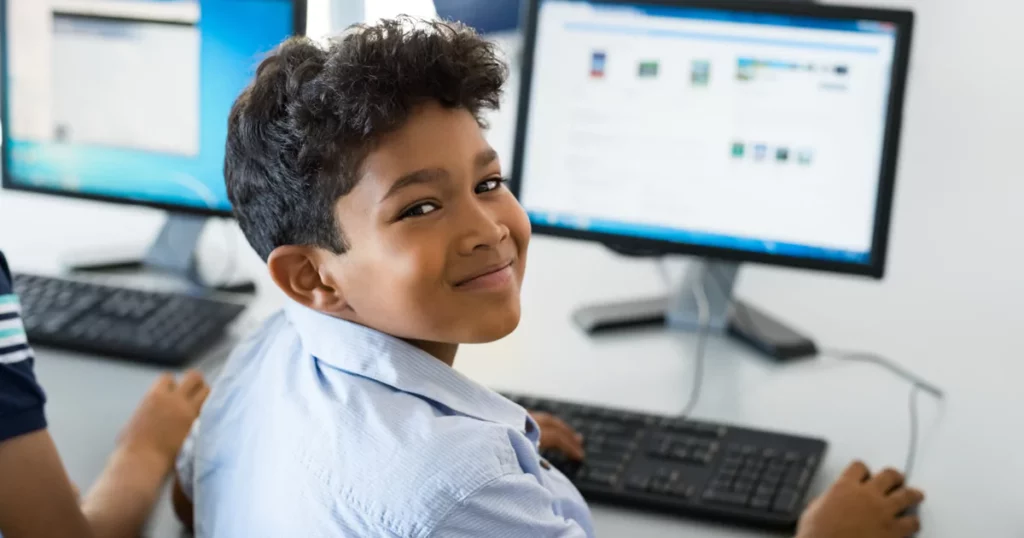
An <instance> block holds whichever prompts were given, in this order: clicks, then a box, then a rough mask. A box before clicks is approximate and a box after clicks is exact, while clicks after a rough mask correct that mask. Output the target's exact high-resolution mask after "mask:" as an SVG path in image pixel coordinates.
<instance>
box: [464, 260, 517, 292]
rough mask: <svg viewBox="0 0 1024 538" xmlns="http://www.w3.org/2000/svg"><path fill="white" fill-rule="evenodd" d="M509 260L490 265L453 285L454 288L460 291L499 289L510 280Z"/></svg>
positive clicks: (510, 267)
mask: <svg viewBox="0 0 1024 538" xmlns="http://www.w3.org/2000/svg"><path fill="white" fill-rule="evenodd" d="M514 261H515V260H510V261H506V262H502V263H498V264H494V265H490V266H488V267H486V268H484V269H482V270H480V271H478V272H476V273H474V274H472V275H470V276H468V277H466V278H463V279H462V280H459V281H458V282H456V283H455V288H457V289H460V290H471V289H472V290H476V289H491V288H500V287H504V286H505V285H506V284H508V282H509V281H511V280H512V264H513V263H514Z"/></svg>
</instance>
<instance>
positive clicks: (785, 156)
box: [775, 148, 789, 163]
mask: <svg viewBox="0 0 1024 538" xmlns="http://www.w3.org/2000/svg"><path fill="white" fill-rule="evenodd" d="M775 160H777V161H779V162H780V163H784V162H786V161H788V160H789V148H779V149H777V150H775Z"/></svg>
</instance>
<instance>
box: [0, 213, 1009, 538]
mask: <svg viewBox="0 0 1024 538" xmlns="http://www.w3.org/2000/svg"><path fill="white" fill-rule="evenodd" d="M0 208H2V209H0V230H12V229H14V228H12V227H13V226H14V225H16V224H17V223H18V222H26V221H28V220H31V218H33V217H32V215H41V214H52V212H54V211H60V212H61V213H62V215H64V216H65V218H70V219H72V220H77V221H79V222H83V223H88V224H83V225H82V226H76V227H74V229H70V230H69V229H61V228H59V227H57V225H56V224H54V225H52V228H51V229H48V230H42V231H39V232H38V233H34V234H31V235H28V236H26V235H14V234H12V233H10V232H6V233H3V235H2V236H0V246H2V247H3V248H4V249H5V251H6V252H7V253H8V255H9V258H10V259H11V261H12V264H13V265H14V267H15V268H16V269H21V270H33V271H38V272H44V273H54V272H55V271H57V270H58V268H59V265H58V258H57V254H59V252H60V250H59V249H60V248H63V247H69V246H70V245H76V246H89V245H97V246H98V245H101V244H102V243H103V240H102V238H104V237H107V238H109V237H117V238H119V239H123V240H128V239H137V240H139V241H143V240H145V239H146V238H147V237H150V236H149V235H148V234H150V233H151V232H153V231H154V230H155V229H156V226H157V225H158V224H159V218H158V217H156V216H155V215H152V214H149V213H148V212H139V211H134V210H132V211H126V212H124V213H117V212H115V216H112V217H111V216H109V215H110V214H111V209H110V208H109V207H103V206H98V205H93V204H88V203H84V202H69V201H62V200H56V199H51V198H44V197H38V196H31V195H25V194H16V193H5V194H4V199H3V203H2V205H0ZM117 211H120V210H117ZM97 215H108V217H104V218H96V216H97ZM126 229H130V230H131V232H125V230H126ZM126 233H127V235H128V236H127V237H126ZM207 235H209V236H211V237H208V238H207V239H208V240H207V241H206V242H205V243H206V250H219V249H217V247H218V245H216V242H217V240H218V239H220V240H221V241H222V240H223V239H222V238H219V237H218V236H219V235H221V234H216V233H209V234H207ZM55 249H56V250H55ZM244 258H245V262H244V264H243V265H244V267H245V268H246V270H247V271H251V273H252V274H260V273H261V271H260V270H261V265H260V263H259V261H258V260H256V259H255V257H254V256H251V255H248V254H246V256H245V257H244ZM749 276H750V278H749V279H745V280H744V281H741V286H740V291H741V294H744V295H747V296H750V295H753V296H754V297H755V300H757V299H758V297H759V296H760V297H764V296H771V294H770V293H764V290H771V289H775V288H777V287H778V286H783V285H786V283H785V281H786V280H787V279H786V278H785V277H784V276H783V275H782V274H781V273H772V272H767V273H763V272H762V271H751V272H750V274H749ZM806 278H810V277H806ZM613 282H614V283H616V284H615V285H614V287H613V285H612V283H613ZM261 284H262V285H263V289H264V290H266V289H267V281H266V279H265V278H264V279H263V280H262V281H261ZM832 285H835V286H841V285H843V283H842V282H840V281H837V282H835V283H833V284H832ZM847 285H850V286H864V285H865V284H864V283H858V282H854V283H851V284H847ZM660 287H661V285H660V281H659V279H658V276H657V272H656V270H655V268H654V267H653V265H652V264H650V262H644V261H624V260H621V259H617V258H615V257H613V256H612V255H610V254H608V253H606V252H605V251H604V250H602V249H601V248H599V247H596V246H593V245H588V244H580V243H575V242H568V241H562V240H553V239H546V238H535V240H534V243H533V245H532V247H531V253H530V269H529V272H528V276H527V281H526V283H525V286H524V289H523V304H524V316H523V321H522V324H521V326H520V328H519V329H518V330H517V331H516V332H515V333H514V334H513V335H511V336H510V337H508V338H506V339H504V340H502V341H500V342H497V343H494V344H488V345H480V346H466V347H464V348H463V349H462V350H461V351H460V354H459V357H458V359H457V361H456V367H457V368H459V369H460V370H462V371H464V372H466V373H467V374H469V375H470V376H472V377H474V378H476V379H477V380H479V381H481V382H483V383H485V384H487V385H489V386H492V387H494V388H496V389H503V390H513V391H518V392H529V393H535V394H538V395H546V396H552V397H559V398H568V399H576V400H581V401H587V402H595V403H601V404H606V405H613V406H621V407H626V408H634V409H639V410H644V411H651V412H660V413H673V412H678V411H680V410H681V409H682V407H683V405H684V403H685V400H686V398H687V396H688V390H689V387H690V380H691V377H690V376H691V374H692V372H693V362H694V361H693V350H694V343H695V337H694V336H693V335H690V334H687V333H675V332H666V331H660V330H656V331H655V330H652V331H642V332H634V333H631V334H626V335H618V336H608V337H600V338H590V337H587V336H585V335H584V334H581V333H580V332H579V331H578V330H577V329H576V328H575V327H574V326H573V325H572V323H571V321H570V319H569V315H570V312H571V311H572V309H573V308H575V307H576V306H578V305H579V304H580V303H581V302H588V301H601V300H607V299H615V298H623V297H629V296H636V295H646V294H653V293H658V292H660V291H662V290H661V289H660ZM759 287H760V290H759V289H758V288H759ZM745 290H747V291H750V290H753V291H752V293H747V292H746V291H745ZM811 291H812V290H808V289H806V287H805V288H804V289H799V287H797V288H796V289H794V291H793V292H794V293H797V292H799V293H801V294H805V295H806V294H808V293H810V292H811ZM278 301H279V299H278V295H277V294H276V293H274V292H267V291H265V292H264V293H262V294H261V295H260V296H259V297H258V298H257V300H256V301H255V302H254V304H253V305H252V306H251V307H250V309H249V310H248V311H247V314H246V315H245V317H244V319H242V320H241V321H240V322H239V323H238V326H237V327H236V328H235V333H236V334H235V336H237V335H239V334H242V333H244V332H245V331H246V330H248V328H250V327H251V326H252V324H253V323H256V322H258V321H259V320H260V319H261V318H262V317H264V316H265V315H266V314H268V313H269V312H271V311H273V310H274V309H275V308H276V307H277V306H278V304H279V303H278ZM760 302H762V303H763V301H760ZM772 306H773V305H772ZM790 306H792V303H790ZM784 315H785V317H789V318H790V319H797V320H799V321H800V322H801V323H800V324H801V325H803V326H805V327H810V328H811V329H813V330H814V332H815V334H819V333H828V332H829V330H828V327H833V328H834V327H840V328H841V327H843V326H844V324H846V323H855V322H856V321H857V320H856V319H851V318H849V317H848V315H847V313H846V312H844V310H843V309H840V308H827V307H826V305H823V304H821V303H816V302H814V301H808V304H807V305H806V308H805V309H804V310H803V313H802V314H801V311H800V309H794V308H789V309H788V310H787V311H786V312H784ZM965 330H966V329H965ZM833 332H839V333H841V332H842V331H840V330H833ZM880 332H881V330H880ZM892 332H895V331H890V332H887V333H885V334H890V336H891V333H892ZM943 338H944V335H943V333H941V332H936V333H935V339H936V340H938V341H939V342H940V343H941V341H942V339H943ZM863 340H864V341H863V342H862V343H861V346H862V347H873V346H876V345H878V344H877V342H879V341H885V340H884V339H881V338H878V337H876V335H875V334H867V335H866V336H865V338H863ZM911 344H912V345H920V346H921V348H922V349H930V350H935V349H937V348H941V347H942V346H941V345H938V346H934V345H926V344H928V343H927V342H924V343H911ZM883 351H884V349H883ZM38 355H39V360H38V373H39V376H40V378H41V380H42V382H43V384H44V386H45V387H46V389H47V391H48V393H49V396H50V404H49V407H48V415H49V419H50V423H51V431H52V433H53V435H54V437H55V439H56V441H57V445H58V447H59V449H60V451H61V454H62V457H63V458H64V461H65V463H66V465H67V467H68V470H69V472H70V474H71V476H72V478H73V479H74V480H75V481H76V482H77V483H78V484H80V485H82V486H83V489H84V487H85V486H87V485H88V484H90V483H91V482H92V481H93V480H94V479H95V478H96V476H97V475H98V473H99V472H100V470H101V469H102V467H103V464H104V462H105V459H106V457H107V455H108V454H109V452H110V450H111V448H112V447H113V443H114V439H115V436H116V434H117V432H118V429H119V428H120V426H121V425H122V424H123V423H124V422H125V420H126V419H127V418H128V416H129V414H130V413H131V411H132V410H133V408H134V406H135V404H136V403H137V402H138V401H139V399H140V398H141V396H142V395H143V393H144V391H145V389H146V388H147V387H148V385H149V384H150V382H151V381H152V380H153V379H154V378H155V377H156V376H157V375H158V373H159V372H158V371H157V370H154V369H151V368H146V367H141V366H137V365H129V364H125V363H119V362H113V361H108V360H104V359H100V358H96V357H88V356H81V355H75V354H70V353H65V352H59V351H55V350H49V349H40V350H38ZM216 355H220V356H222V354H216ZM1004 357H1005V355H1001V354H999V353H994V352H992V353H990V352H979V353H977V354H975V355H972V356H969V357H965V356H962V355H959V354H957V353H956V352H955V351H952V350H951V351H950V352H948V353H944V354H943V353H929V354H928V355H921V354H914V355H908V356H904V357H899V359H900V360H901V361H902V362H903V363H904V364H906V365H907V366H909V367H910V368H913V369H915V370H917V371H918V372H920V373H922V374H923V375H925V376H926V377H929V378H931V379H933V380H935V381H936V382H938V383H939V384H941V385H943V386H944V388H945V389H946V390H947V393H948V398H947V402H946V403H945V404H944V405H943V406H938V405H935V404H934V403H933V402H931V401H929V400H928V399H927V398H922V400H921V403H922V405H921V413H922V438H921V451H920V454H919V460H918V467H917V469H918V470H917V473H916V477H915V480H914V482H915V483H917V484H918V485H920V486H921V487H923V488H924V489H925V490H926V491H927V493H928V495H929V499H928V502H927V504H926V506H925V508H924V509H923V510H922V515H923V517H924V521H925V524H926V525H927V532H926V533H925V534H923V536H929V537H962V536H1012V535H1016V534H1019V531H1020V529H1022V528H1024V522H1021V521H1018V518H1016V517H1015V514H1017V513H1018V509H1019V505H1018V504H1019V502H1020V501H1021V500H1022V499H1024V495H1021V494H1019V493H1018V492H1019V490H1020V488H1019V487H1017V486H1018V484H1019V482H1020V479H1021V478H1022V477H1024V466H1022V464H1021V458H1019V457H1017V447H1019V446H1022V441H1024V437H1022V434H1021V433H1020V430H1019V429H1018V428H1016V427H1014V426H1015V425H1019V424H1020V423H1021V420H1020V412H1019V409H1020V406H1019V405H1018V404H1017V402H1015V401H1014V400H1015V399H1016V398H1017V397H1016V391H1015V389H1014V387H1015V383H1016V380H1017V378H1019V377H1020V374H1021V370H1022V369H1024V368H1022V366H1021V364H1020V363H1019V361H1012V360H1007V359H1004ZM217 364H218V358H217V357H216V356H215V357H212V358H210V359H208V360H206V361H205V362H203V363H202V367H203V369H204V370H206V371H207V372H208V373H211V374H212V373H214V372H215V370H216V366H217ZM967 366H970V368H967ZM537 372H543V375H540V376H538V375H537ZM951 372H952V374H951ZM907 395H908V387H907V385H906V384H905V383H903V382H902V381H899V380H897V379H894V378H893V377H892V376H890V375H889V374H888V373H886V372H884V371H882V370H880V369H878V368H875V367H872V366H870V365H863V364H853V363H845V362H841V361H837V360H833V359H828V358H824V359H821V360H816V361H808V362H803V363H799V364H793V365H783V366H780V365H777V364H773V363H771V362H769V361H767V360H765V359H763V358H761V357H759V356H757V355H755V354H752V353H750V352H748V351H747V350H746V349H745V348H743V347H741V346H739V345H737V344H735V343H733V342H732V341H730V340H728V339H724V338H715V339H713V340H712V341H711V342H710V344H709V347H708V354H707V370H706V379H705V384H704V390H703V397H702V399H701V401H700V403H699V405H698V407H697V409H696V412H695V414H696V415H697V416H699V417H702V418H708V419H714V420H722V421H727V422H733V423H738V424H743V425H750V426H755V427H763V428H776V429H781V430H785V431H791V432H795V433H806V434H812V435H817V436H823V437H825V438H827V439H829V440H830V441H831V443H832V447H831V450H830V452H829V454H828V457H827V459H826V461H825V466H824V470H823V472H822V473H821V475H820V476H819V478H818V484H817V488H818V489H821V488H822V487H824V486H825V485H826V484H827V483H828V482H829V481H830V480H831V479H832V478H833V477H835V476H836V474H837V473H838V472H839V471H840V470H841V468H842V467H843V466H844V465H845V464H846V463H847V462H849V461H850V460H851V459H852V458H862V459H864V460H866V461H867V462H868V463H869V464H870V465H872V466H876V467H877V466H883V465H894V466H900V465H902V463H903V460H904V457H905V452H906V449H907V435H908V429H907V428H908V414H907ZM101 417H102V418H101ZM986 420H991V421H992V422H991V423H988V424H986V422H985V421H986ZM979 493H982V494H981V495H979ZM594 517H595V520H596V525H597V529H598V531H599V532H600V534H601V535H602V536H631V537H634V538H642V537H668V536H712V537H719V536H721V537H725V536H729V537H733V536H735V537H746V536H759V535H763V534H758V533H755V532H751V531H740V530H735V529H730V528H724V527H718V526H710V525H704V524H700V523H694V522H690V521H686V520H682V519H677V518H672V517H666V516H655V515H649V514H643V513H638V512H633V511H626V510H617V509H612V508H606V507H595V508H594ZM178 532H179V527H178V525H177V523H176V522H175V521H174V519H173V516H172V515H171V512H170V510H169V508H168V506H167V504H166V503H164V504H162V505H161V507H160V509H159V511H158V513H157V514H156V516H155V517H154V533H153V536H157V537H168V536H176V535H177V534H178Z"/></svg>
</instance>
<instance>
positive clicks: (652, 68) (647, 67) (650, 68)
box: [637, 60, 658, 78]
mask: <svg viewBox="0 0 1024 538" xmlns="http://www.w3.org/2000/svg"><path fill="white" fill-rule="evenodd" d="M637 76H639V77H640V78H655V77H657V76H658V62H657V61H656V60H644V61H641V62H640V64H639V65H638V66H637Z"/></svg>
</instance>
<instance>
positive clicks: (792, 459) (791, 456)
mask: <svg viewBox="0 0 1024 538" xmlns="http://www.w3.org/2000/svg"><path fill="white" fill-rule="evenodd" d="M782 461H784V462H786V463H796V462H798V461H800V454H799V453H797V452H793V451H792V450H790V451H789V452H786V453H785V454H784V455H783V456H782Z"/></svg>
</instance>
